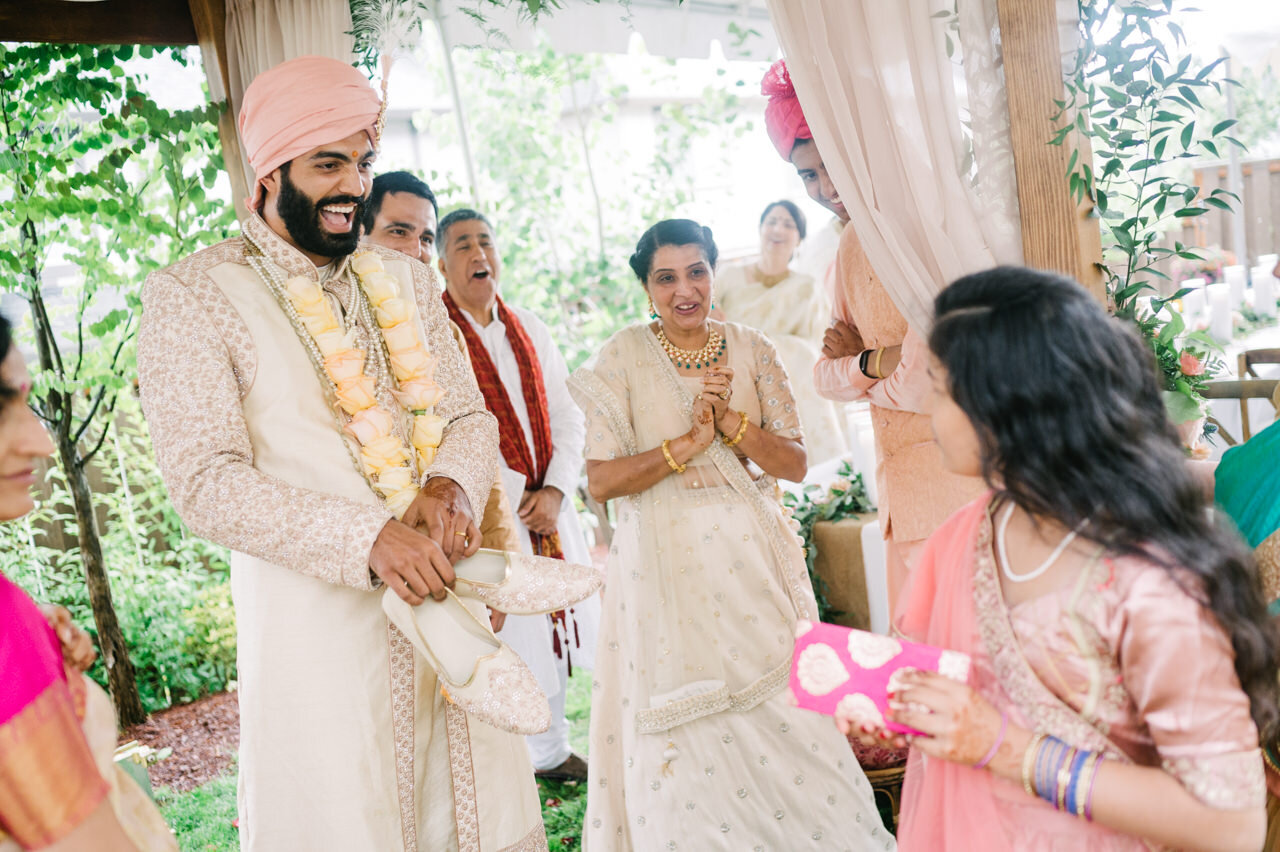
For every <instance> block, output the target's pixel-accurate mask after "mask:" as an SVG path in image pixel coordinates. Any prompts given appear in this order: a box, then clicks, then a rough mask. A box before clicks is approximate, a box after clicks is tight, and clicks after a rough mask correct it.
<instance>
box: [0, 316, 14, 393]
mask: <svg viewBox="0 0 1280 852" xmlns="http://www.w3.org/2000/svg"><path fill="white" fill-rule="evenodd" d="M11 346H13V326H11V325H10V324H9V320H8V319H7V318H6V317H5V316H4V314H0V361H3V360H4V359H5V358H8V357H9V348H10V347H11ZM17 395H18V389H17V388H15V387H12V386H11V385H9V384H8V383H7V382H6V381H5V380H4V379H3V378H0V408H3V407H4V406H5V405H6V404H7V403H8V402H9V401H10V400H12V399H14V398H15V397H17Z"/></svg>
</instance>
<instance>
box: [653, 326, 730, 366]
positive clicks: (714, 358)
mask: <svg viewBox="0 0 1280 852" xmlns="http://www.w3.org/2000/svg"><path fill="white" fill-rule="evenodd" d="M654 334H656V335H657V337H658V345H659V346H661V347H662V350H663V351H664V352H666V353H667V357H668V358H670V359H671V361H672V363H673V364H675V365H676V366H677V367H683V368H686V369H694V370H701V369H702V368H703V367H710V366H711V365H712V364H715V363H717V362H718V361H719V360H720V356H722V355H724V350H725V345H726V341H725V339H724V336H723V335H722V334H720V332H718V331H716V330H715V329H714V328H713V329H710V330H709V333H708V334H707V343H706V345H705V346H703V347H702V348H701V349H681V348H680V347H678V346H676V345H675V344H674V343H672V342H671V340H670V339H668V338H667V335H666V332H664V331H663V330H662V324H661V323H659V324H658V330H657V331H656V332H654Z"/></svg>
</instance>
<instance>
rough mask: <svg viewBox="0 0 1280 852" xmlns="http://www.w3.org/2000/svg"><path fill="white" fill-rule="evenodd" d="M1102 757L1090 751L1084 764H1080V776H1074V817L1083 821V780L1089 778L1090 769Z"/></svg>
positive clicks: (1098, 752)
mask: <svg viewBox="0 0 1280 852" xmlns="http://www.w3.org/2000/svg"><path fill="white" fill-rule="evenodd" d="M1101 756H1102V752H1100V751H1091V752H1089V756H1088V757H1086V758H1085V759H1084V763H1082V764H1080V774H1079V775H1078V776H1076V816H1077V817H1079V818H1080V819H1084V803H1085V801H1086V799H1085V795H1084V786H1083V785H1084V779H1086V778H1088V777H1089V770H1090V768H1091V767H1092V766H1093V765H1094V764H1095V763H1097V762H1098V758H1099V757H1101Z"/></svg>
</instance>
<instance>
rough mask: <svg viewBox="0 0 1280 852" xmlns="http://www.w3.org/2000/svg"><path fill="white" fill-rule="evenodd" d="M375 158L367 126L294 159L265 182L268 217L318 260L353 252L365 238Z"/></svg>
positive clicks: (273, 226)
mask: <svg viewBox="0 0 1280 852" xmlns="http://www.w3.org/2000/svg"><path fill="white" fill-rule="evenodd" d="M373 160H374V151H373V145H372V143H371V142H370V141H369V135H368V134H367V133H365V132H364V131H363V130H361V131H359V132H357V133H353V134H352V135H351V136H348V137H347V138H346V139H342V140H339V141H337V142H334V143H332V144H328V145H321V146H319V147H317V148H313V149H312V150H310V151H308V152H307V153H305V154H303V155H301V156H298V157H295V158H293V159H292V160H290V161H289V162H288V163H285V164H284V165H283V166H281V167H280V168H279V169H277V170H276V171H275V172H273V173H272V174H271V175H269V176H268V177H266V178H265V179H264V180H263V184H264V186H265V187H266V190H267V196H266V203H265V205H264V206H263V216H264V217H265V218H266V220H267V223H268V224H270V225H271V226H272V229H273V230H275V231H276V232H277V233H279V234H280V236H282V237H284V238H285V239H286V240H288V241H289V242H290V243H292V244H293V245H295V246H296V247H297V248H299V249H301V250H302V251H303V252H304V253H305V254H307V255H308V256H309V257H310V258H311V259H312V260H313V261H317V262H328V260H331V259H333V258H335V257H341V256H343V255H347V254H350V253H351V252H353V251H355V249H356V245H357V243H358V242H359V239H360V226H359V223H360V220H361V216H362V214H363V212H364V204H365V201H366V200H367V198H368V196H369V190H370V187H371V186H372V183H373Z"/></svg>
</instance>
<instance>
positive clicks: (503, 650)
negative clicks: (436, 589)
mask: <svg viewBox="0 0 1280 852" xmlns="http://www.w3.org/2000/svg"><path fill="white" fill-rule="evenodd" d="M453 570H454V574H455V576H456V577H457V583H455V587H454V589H452V590H448V592H447V594H446V596H445V598H444V600H441V601H437V600H434V599H428V600H427V601H425V602H423V603H421V604H419V605H418V606H411V605H409V604H408V603H406V602H405V601H404V600H402V599H401V598H400V596H399V595H397V594H396V593H395V592H394V591H392V590H391V589H387V590H386V592H384V593H383V595H382V610H383V612H385V613H386V614H387V618H389V619H390V620H391V623H392V624H394V625H395V626H396V628H397V629H399V631H400V632H401V633H403V634H404V635H405V637H406V638H408V640H409V642H410V643H411V644H412V645H413V646H414V647H415V648H416V649H417V650H418V652H419V653H420V654H422V656H423V657H424V658H425V659H426V660H427V662H428V663H430V665H431V667H432V668H433V669H435V672H436V674H437V676H438V677H439V678H440V689H441V692H442V693H443V694H444V697H445V700H447V701H449V702H451V703H454V704H457V705H458V706H459V707H461V708H462V709H463V710H466V711H467V712H468V713H469V714H471V715H472V716H474V717H475V718H477V719H479V720H480V721H482V722H486V723H488V724H490V725H493V726H494V727H496V728H500V729H502V730H504V731H510V732H511V733H514V734H539V733H542V732H543V731H545V730H547V728H548V727H550V725H551V708H550V706H549V705H548V704H547V696H546V694H545V693H543V691H542V689H541V688H540V687H539V686H538V682H537V680H536V679H535V678H534V676H533V673H532V672H530V671H529V668H528V666H526V665H525V664H524V661H523V660H521V659H520V657H519V656H518V655H517V654H516V653H515V652H514V651H512V650H511V648H510V647H508V646H507V644H506V643H505V642H503V641H502V640H501V639H499V638H498V637H497V636H496V635H495V634H494V632H493V630H492V629H490V627H489V623H488V619H486V618H483V617H482V616H481V615H477V614H476V613H475V612H473V611H472V609H471V607H470V606H468V604H467V602H466V601H465V600H464V598H471V599H472V600H473V601H479V602H481V603H483V604H485V605H487V606H489V607H492V608H493V609H496V610H498V611H499V612H505V613H508V614H510V615H539V614H543V613H548V612H555V611H556V610H560V609H564V608H566V607H568V606H571V605H573V604H575V603H577V602H578V601H581V600H584V599H585V598H588V597H590V596H591V595H593V594H595V592H596V591H597V590H599V588H600V585H601V582H602V580H601V577H600V575H599V573H598V572H597V571H596V570H595V569H593V568H591V567H589V566H586V565H574V564H573V563H570V562H565V561H563V560H560V559H549V558H546V557H542V556H526V555H524V554H520V553H506V552H503V551H500V550H487V549H481V550H480V551H478V552H477V553H475V554H474V555H473V556H470V557H468V558H466V559H464V560H462V561H461V562H459V563H458V564H457V565H455V566H453ZM472 606H474V603H473V604H472Z"/></svg>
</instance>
